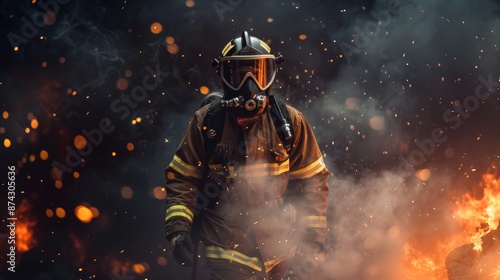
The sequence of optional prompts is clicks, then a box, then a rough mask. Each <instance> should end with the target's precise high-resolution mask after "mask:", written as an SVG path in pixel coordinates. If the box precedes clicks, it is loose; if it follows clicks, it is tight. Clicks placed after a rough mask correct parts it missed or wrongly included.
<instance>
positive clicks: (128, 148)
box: [127, 143, 135, 152]
mask: <svg viewBox="0 0 500 280" xmlns="http://www.w3.org/2000/svg"><path fill="white" fill-rule="evenodd" d="M134 148H135V147H134V144H133V143H127V150H128V151H130V152H132V151H133V150H134Z"/></svg>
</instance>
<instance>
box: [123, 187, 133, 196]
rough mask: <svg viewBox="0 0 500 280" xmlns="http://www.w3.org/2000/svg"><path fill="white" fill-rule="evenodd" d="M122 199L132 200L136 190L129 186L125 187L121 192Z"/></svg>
mask: <svg viewBox="0 0 500 280" xmlns="http://www.w3.org/2000/svg"><path fill="white" fill-rule="evenodd" d="M121 194H122V197H123V198H125V199H131V198H132V197H133V196H134V190H132V188H131V187H129V186H123V187H122V190H121Z"/></svg>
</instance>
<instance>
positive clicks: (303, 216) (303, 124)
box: [287, 111, 329, 255]
mask: <svg viewBox="0 0 500 280" xmlns="http://www.w3.org/2000/svg"><path fill="white" fill-rule="evenodd" d="M296 112H297V113H296V115H295V116H296V117H295V120H294V126H293V129H294V134H295V136H294V137H295V139H294V144H293V146H292V149H291V150H290V180H289V184H288V188H287V196H288V197H289V199H290V201H291V202H292V203H293V204H294V205H295V206H296V208H297V221H298V224H297V227H298V228H297V231H298V233H299V238H301V240H299V242H300V244H299V252H301V253H302V254H306V255H312V254H314V255H317V254H322V253H324V250H325V244H326V236H327V226H326V213H327V202H328V177H329V172H328V170H327V168H326V166H325V163H324V161H323V157H322V154H321V151H320V149H319V147H318V143H317V141H316V138H315V136H314V133H313V131H312V129H311V127H310V126H309V124H308V122H307V120H306V119H305V117H304V116H303V115H302V113H300V112H298V111H296Z"/></svg>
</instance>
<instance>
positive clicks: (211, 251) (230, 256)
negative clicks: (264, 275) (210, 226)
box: [205, 246, 262, 271]
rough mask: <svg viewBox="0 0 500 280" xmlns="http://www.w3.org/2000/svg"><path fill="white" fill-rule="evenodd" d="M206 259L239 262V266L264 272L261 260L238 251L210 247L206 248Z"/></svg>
mask: <svg viewBox="0 0 500 280" xmlns="http://www.w3.org/2000/svg"><path fill="white" fill-rule="evenodd" d="M205 257H206V258H211V259H225V260H230V261H234V262H237V263H239V264H242V265H245V266H248V267H250V268H253V269H255V270H257V271H262V268H261V267H260V266H259V259H258V258H256V257H249V256H247V255H244V254H242V253H240V252H238V251H235V250H231V249H224V248H221V247H217V246H208V247H205Z"/></svg>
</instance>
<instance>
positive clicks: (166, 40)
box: [165, 36, 175, 45]
mask: <svg viewBox="0 0 500 280" xmlns="http://www.w3.org/2000/svg"><path fill="white" fill-rule="evenodd" d="M165 42H167V44H168V45H172V44H173V43H175V39H174V37H172V36H168V37H167V38H166V39H165Z"/></svg>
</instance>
